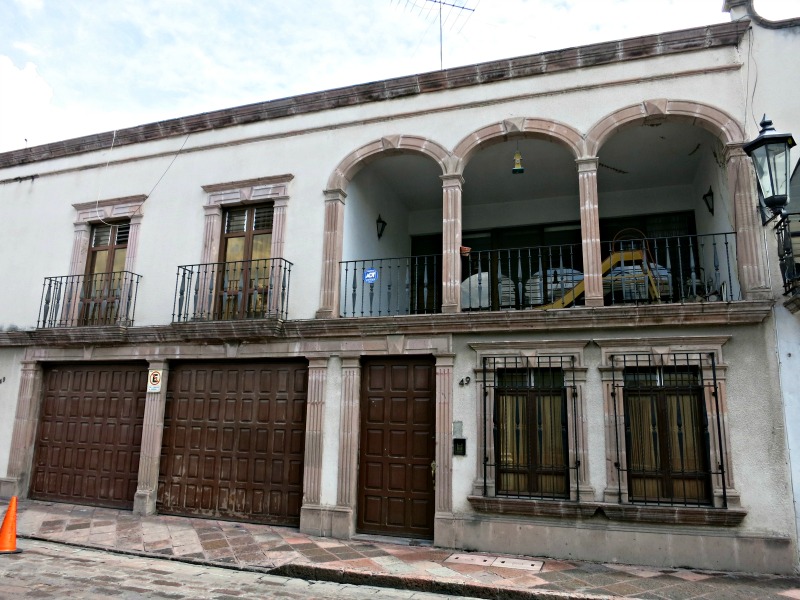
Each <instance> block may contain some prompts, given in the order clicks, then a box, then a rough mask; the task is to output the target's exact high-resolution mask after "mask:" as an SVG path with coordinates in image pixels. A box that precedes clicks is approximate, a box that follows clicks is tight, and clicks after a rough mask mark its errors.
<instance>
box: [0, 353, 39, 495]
mask: <svg viewBox="0 0 800 600" xmlns="http://www.w3.org/2000/svg"><path fill="white" fill-rule="evenodd" d="M41 389H42V369H41V367H40V366H39V364H38V363H36V362H35V361H22V363H21V376H20V382H19V394H18V395H17V414H16V416H15V418H14V430H13V433H12V434H11V452H10V455H9V457H8V479H9V480H10V486H9V487H11V488H13V489H11V490H5V489H4V490H3V495H6V493H7V492H9V493H8V495H10V496H22V497H23V498H25V497H27V495H28V488H29V487H30V477H31V470H32V467H33V449H34V445H35V442H36V425H37V423H38V421H39V406H40V404H41V396H42V394H41Z"/></svg>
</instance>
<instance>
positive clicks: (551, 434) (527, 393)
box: [480, 356, 581, 501]
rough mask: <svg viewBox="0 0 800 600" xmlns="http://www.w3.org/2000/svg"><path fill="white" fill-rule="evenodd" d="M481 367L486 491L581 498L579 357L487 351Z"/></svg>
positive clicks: (510, 495)
mask: <svg viewBox="0 0 800 600" xmlns="http://www.w3.org/2000/svg"><path fill="white" fill-rule="evenodd" d="M482 367H483V368H482V377H481V382H480V384H481V387H482V392H483V405H482V416H483V417H482V420H483V426H482V428H481V429H482V431H481V434H482V435H481V438H482V439H481V450H482V452H483V495H484V496H487V497H498V498H531V499H547V500H574V501H577V500H580V492H579V485H580V483H581V482H580V471H579V467H580V460H579V454H578V452H579V448H578V446H577V440H578V439H580V438H581V436H580V435H579V433H578V431H577V427H578V411H577V402H578V392H577V385H576V382H575V362H574V359H573V358H572V357H562V356H537V357H520V356H487V357H484V359H483V364H482ZM570 432H572V433H571V434H570ZM570 440H571V442H570Z"/></svg>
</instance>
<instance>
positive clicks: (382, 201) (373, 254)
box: [339, 150, 442, 317]
mask: <svg viewBox="0 0 800 600" xmlns="http://www.w3.org/2000/svg"><path fill="white" fill-rule="evenodd" d="M371 158H372V160H371V161H370V162H369V163H368V164H365V165H364V166H363V167H362V168H361V169H360V170H359V171H358V172H357V173H356V174H355V175H354V176H353V177H352V180H351V181H350V183H349V185H348V186H347V199H346V210H345V211H344V226H343V233H342V262H341V264H340V286H339V287H340V297H339V306H340V314H341V316H344V317H364V316H384V315H403V314H421V313H431V312H439V311H440V310H441V302H442V293H441V289H442V244H441V232H442V180H441V175H442V169H441V166H440V164H437V162H436V161H435V160H434V159H433V158H431V157H430V156H428V155H426V154H422V153H419V152H412V151H406V152H402V151H398V150H391V151H388V152H382V153H380V155H379V156H378V157H371ZM379 217H380V220H381V221H382V222H383V223H385V225H384V226H383V227H382V228H381V229H382V231H380V234H381V235H380V237H379V236H378V233H379V224H378V219H379ZM437 236H438V240H439V243H438V245H437V244H436V243H432V242H431V241H432V240H433V239H435V238H436V237H437Z"/></svg>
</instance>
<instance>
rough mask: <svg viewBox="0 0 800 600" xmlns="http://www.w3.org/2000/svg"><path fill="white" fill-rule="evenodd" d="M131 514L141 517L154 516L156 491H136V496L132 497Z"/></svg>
mask: <svg viewBox="0 0 800 600" xmlns="http://www.w3.org/2000/svg"><path fill="white" fill-rule="evenodd" d="M133 514H135V515H143V516H147V515H154V514H156V490H136V495H134V497H133Z"/></svg>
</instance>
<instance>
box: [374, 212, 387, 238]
mask: <svg viewBox="0 0 800 600" xmlns="http://www.w3.org/2000/svg"><path fill="white" fill-rule="evenodd" d="M375 225H376V226H377V228H378V239H381V237H382V236H383V232H384V231H385V230H386V221H384V220H383V219H381V216H380V215H378V219H377V220H376V221H375Z"/></svg>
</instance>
